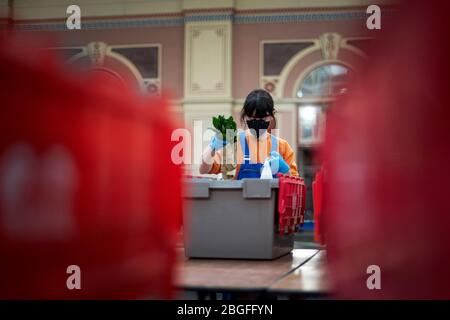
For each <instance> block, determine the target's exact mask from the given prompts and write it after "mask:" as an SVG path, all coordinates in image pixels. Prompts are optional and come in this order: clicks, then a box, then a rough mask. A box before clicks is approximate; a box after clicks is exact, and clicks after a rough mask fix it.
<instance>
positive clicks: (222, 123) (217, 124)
mask: <svg viewBox="0 0 450 320" xmlns="http://www.w3.org/2000/svg"><path fill="white" fill-rule="evenodd" d="M212 122H213V126H214V128H215V129H216V130H215V131H216V132H217V133H218V134H220V135H221V139H222V140H227V141H230V140H231V138H232V139H233V141H234V142H236V129H237V125H236V122H235V121H234V119H233V117H232V116H230V117H228V118H225V117H224V116H223V115H219V116H217V117H213V118H212ZM227 130H229V132H228V136H227Z"/></svg>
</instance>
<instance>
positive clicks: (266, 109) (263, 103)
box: [241, 89, 276, 124]
mask: <svg viewBox="0 0 450 320" xmlns="http://www.w3.org/2000/svg"><path fill="white" fill-rule="evenodd" d="M245 116H247V117H258V118H264V117H267V116H272V118H273V121H274V124H276V123H275V108H274V106H273V99H272V96H271V95H270V93H268V92H267V91H266V90H262V89H256V90H253V91H252V92H250V93H249V94H248V96H247V98H245V102H244V106H243V107H242V110H241V122H242V123H244V117H245Z"/></svg>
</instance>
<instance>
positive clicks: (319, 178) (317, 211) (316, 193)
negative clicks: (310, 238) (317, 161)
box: [312, 169, 325, 245]
mask: <svg viewBox="0 0 450 320" xmlns="http://www.w3.org/2000/svg"><path fill="white" fill-rule="evenodd" d="M312 192H313V205H314V241H316V242H317V243H319V244H321V245H324V244H325V235H324V232H323V228H322V219H323V217H322V206H323V171H322V169H320V170H319V171H318V172H317V173H316V176H315V179H314V181H313V183H312Z"/></svg>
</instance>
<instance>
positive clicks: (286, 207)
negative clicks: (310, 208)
mask: <svg viewBox="0 0 450 320" xmlns="http://www.w3.org/2000/svg"><path fill="white" fill-rule="evenodd" d="M277 176H278V178H279V194H278V214H279V217H278V223H279V232H280V235H283V234H285V233H288V234H291V233H294V232H295V229H296V227H297V226H298V225H301V224H303V221H304V216H305V201H306V187H305V181H304V180H303V179H302V178H299V177H294V176H289V175H284V174H278V175H277Z"/></svg>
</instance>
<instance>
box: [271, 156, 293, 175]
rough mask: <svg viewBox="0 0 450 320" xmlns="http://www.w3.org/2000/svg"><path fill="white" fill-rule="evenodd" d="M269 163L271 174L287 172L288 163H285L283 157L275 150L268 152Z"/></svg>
mask: <svg viewBox="0 0 450 320" xmlns="http://www.w3.org/2000/svg"><path fill="white" fill-rule="evenodd" d="M269 163H270V169H271V170H272V174H275V173H288V172H289V165H288V164H287V163H286V161H284V159H283V157H282V156H281V155H280V154H279V153H278V152H276V151H272V152H271V153H270V158H269Z"/></svg>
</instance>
